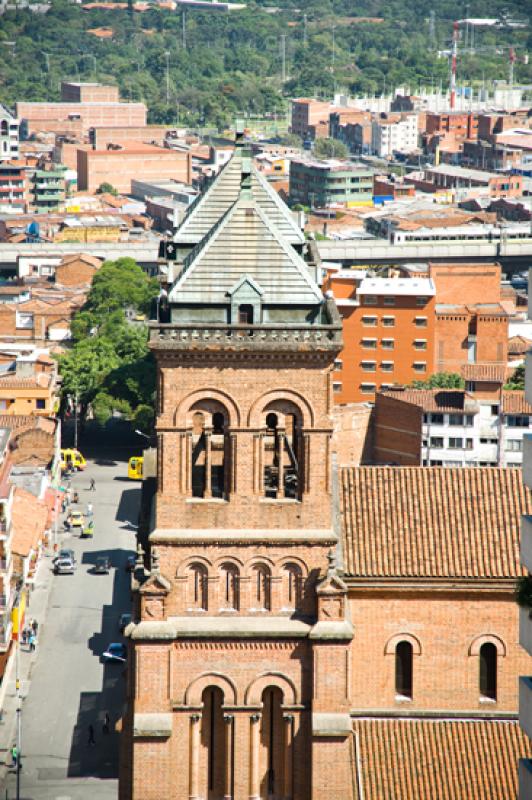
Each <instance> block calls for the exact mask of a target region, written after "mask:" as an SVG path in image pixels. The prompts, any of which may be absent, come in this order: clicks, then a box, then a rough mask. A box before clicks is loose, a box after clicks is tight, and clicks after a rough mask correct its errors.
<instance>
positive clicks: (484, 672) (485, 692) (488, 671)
mask: <svg viewBox="0 0 532 800" xmlns="http://www.w3.org/2000/svg"><path fill="white" fill-rule="evenodd" d="M479 658H480V660H479V688H480V696H481V697H482V698H485V699H487V700H497V648H496V647H495V645H494V644H492V643H491V642H486V643H485V644H483V645H482V647H481V648H480V656H479Z"/></svg>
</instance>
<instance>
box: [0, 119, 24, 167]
mask: <svg viewBox="0 0 532 800" xmlns="http://www.w3.org/2000/svg"><path fill="white" fill-rule="evenodd" d="M19 127H20V123H19V120H18V119H17V118H16V117H14V116H13V114H12V113H11V112H10V111H8V109H7V108H6V107H5V106H3V105H1V104H0V163H1V162H2V161H12V160H14V159H15V160H16V159H18V157H19Z"/></svg>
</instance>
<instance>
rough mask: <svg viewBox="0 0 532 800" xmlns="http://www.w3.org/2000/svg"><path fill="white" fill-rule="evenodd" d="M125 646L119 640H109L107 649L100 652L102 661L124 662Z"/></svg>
mask: <svg viewBox="0 0 532 800" xmlns="http://www.w3.org/2000/svg"><path fill="white" fill-rule="evenodd" d="M126 659H127V648H126V646H125V644H122V643H121V642H111V644H110V645H109V646H108V648H107V650H106V651H105V652H104V653H102V661H105V662H106V663H114V664H125V662H126Z"/></svg>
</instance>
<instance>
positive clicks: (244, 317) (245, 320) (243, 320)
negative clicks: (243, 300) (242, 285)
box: [238, 305, 253, 325]
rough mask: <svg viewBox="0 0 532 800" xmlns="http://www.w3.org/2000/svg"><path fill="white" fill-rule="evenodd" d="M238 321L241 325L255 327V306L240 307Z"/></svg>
mask: <svg viewBox="0 0 532 800" xmlns="http://www.w3.org/2000/svg"><path fill="white" fill-rule="evenodd" d="M238 321H239V323H240V324H241V325H253V306H249V305H242V306H238Z"/></svg>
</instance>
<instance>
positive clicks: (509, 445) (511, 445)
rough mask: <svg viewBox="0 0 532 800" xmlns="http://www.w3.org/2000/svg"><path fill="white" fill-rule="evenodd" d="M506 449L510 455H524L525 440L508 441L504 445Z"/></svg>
mask: <svg viewBox="0 0 532 800" xmlns="http://www.w3.org/2000/svg"><path fill="white" fill-rule="evenodd" d="M504 449H505V450H506V451H508V452H509V453H522V452H523V440H522V439H507V440H506V442H505V445H504Z"/></svg>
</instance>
